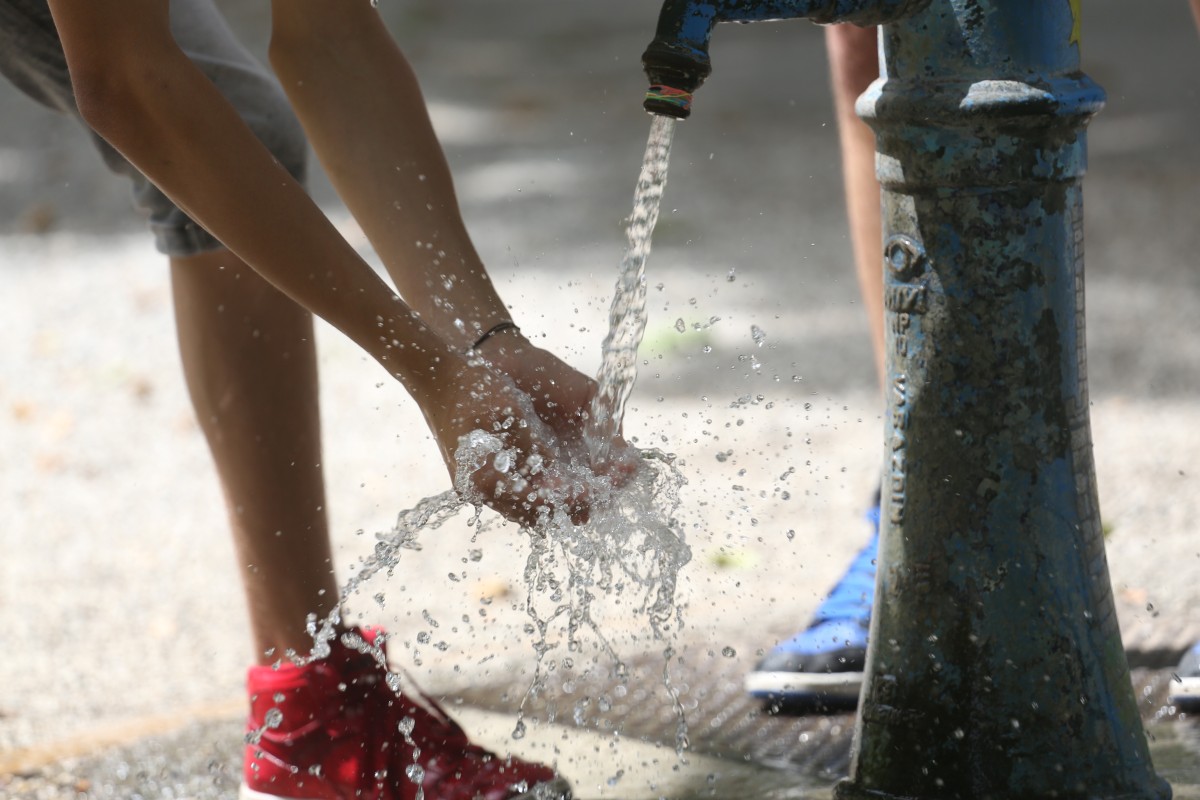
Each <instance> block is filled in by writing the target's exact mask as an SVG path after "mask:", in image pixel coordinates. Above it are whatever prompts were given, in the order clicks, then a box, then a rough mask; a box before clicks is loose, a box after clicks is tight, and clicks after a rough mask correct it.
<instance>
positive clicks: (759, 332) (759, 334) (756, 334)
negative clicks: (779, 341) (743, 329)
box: [750, 325, 767, 347]
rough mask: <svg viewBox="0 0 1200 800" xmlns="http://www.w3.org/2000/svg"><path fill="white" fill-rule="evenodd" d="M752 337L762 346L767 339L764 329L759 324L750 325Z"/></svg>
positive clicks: (755, 342)
mask: <svg viewBox="0 0 1200 800" xmlns="http://www.w3.org/2000/svg"><path fill="white" fill-rule="evenodd" d="M750 338H751V339H753V340H754V344H756V345H758V346H759V347H762V346H763V345H764V344H765V343H766V341H767V335H766V334H765V333H763V329H762V328H760V327H758V326H757V325H751V326H750Z"/></svg>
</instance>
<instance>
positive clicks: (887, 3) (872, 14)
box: [642, 0, 928, 119]
mask: <svg viewBox="0 0 1200 800" xmlns="http://www.w3.org/2000/svg"><path fill="white" fill-rule="evenodd" d="M927 2H928V0H666V2H664V3H663V7H662V11H661V12H660V14H659V17H658V29H657V31H656V33H655V36H654V41H652V42H651V43H650V46H649V47H647V48H646V52H645V53H643V54H642V66H643V67H644V68H645V70H646V75H647V77H649V78H650V90H649V91H648V92H647V94H646V99H645V102H644V103H643V105H644V107H645V109H646V110H647V111H649V112H650V113H652V114H662V115H665V116H669V117H675V118H676V119H686V118H687V117H688V116H689V115H690V114H691V100H692V93H693V92H695V91H696V90H697V89H698V88H700V85H701V84H702V83H704V80H705V78H707V77H708V76H709V74H710V73H711V72H712V62H711V61H710V59H709V56H708V44H709V41H710V39H711V38H712V31H713V27H714V26H715V25H716V24H717V23H718V22H774V21H779V20H785V19H801V18H804V19H810V20H812V21H813V22H819V23H828V22H853V23H855V24H858V25H878V24H881V23H884V22H890V21H893V20H896V19H899V18H900V17H902V16H904V15H906V14H909V13H912V12H913V11H916V10H917V9H918V8H920V7H922V6H924V5H925V4H926V3H927Z"/></svg>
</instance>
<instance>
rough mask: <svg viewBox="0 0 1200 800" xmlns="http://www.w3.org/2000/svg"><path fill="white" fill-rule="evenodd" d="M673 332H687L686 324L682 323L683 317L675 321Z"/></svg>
mask: <svg viewBox="0 0 1200 800" xmlns="http://www.w3.org/2000/svg"><path fill="white" fill-rule="evenodd" d="M675 330H677V331H679V332H680V333H684V332H686V331H687V323H686V322H684V321H683V317H680V318H679V319H677V320H675Z"/></svg>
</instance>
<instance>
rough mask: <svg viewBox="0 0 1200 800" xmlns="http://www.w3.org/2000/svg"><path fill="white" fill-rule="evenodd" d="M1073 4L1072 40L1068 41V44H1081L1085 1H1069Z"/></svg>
mask: <svg viewBox="0 0 1200 800" xmlns="http://www.w3.org/2000/svg"><path fill="white" fill-rule="evenodd" d="M1068 2H1069V3H1070V4H1071V20H1072V23H1071V38H1070V39H1068V40H1067V44H1079V39H1080V34H1081V33H1082V26H1081V25H1080V21H1081V19H1082V12H1083V0H1068Z"/></svg>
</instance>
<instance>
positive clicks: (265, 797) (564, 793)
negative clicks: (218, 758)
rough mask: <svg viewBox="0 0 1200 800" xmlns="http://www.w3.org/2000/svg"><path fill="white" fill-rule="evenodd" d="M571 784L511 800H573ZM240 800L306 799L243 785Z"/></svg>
mask: <svg viewBox="0 0 1200 800" xmlns="http://www.w3.org/2000/svg"><path fill="white" fill-rule="evenodd" d="M571 798H572V794H571V784H569V783H567V781H566V780H564V779H563V778H555V779H554V780H552V781H547V782H545V783H539V784H538V785H537V786H534V787H533V788H532V789H530V790H529V791H528V792H525V793H523V794H518V795H513V796H512V798H511V800H571ZM238 800H305V798H298V797H285V796H283V795H281V794H263V793H262V792H259V791H255V790H254V789H251V788H250V787H249V786H247V785H246V784H244V783H243V784H242V786H241V788H240V789H239V790H238Z"/></svg>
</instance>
